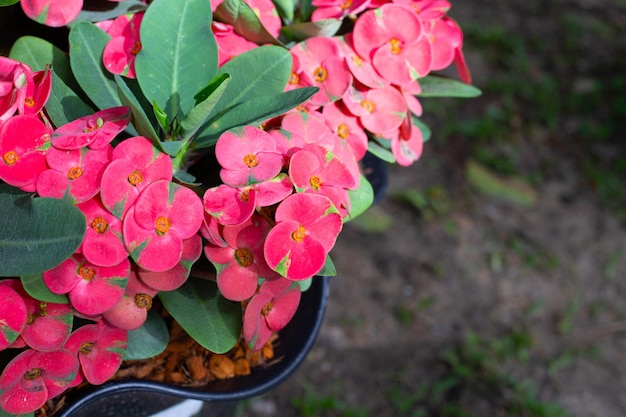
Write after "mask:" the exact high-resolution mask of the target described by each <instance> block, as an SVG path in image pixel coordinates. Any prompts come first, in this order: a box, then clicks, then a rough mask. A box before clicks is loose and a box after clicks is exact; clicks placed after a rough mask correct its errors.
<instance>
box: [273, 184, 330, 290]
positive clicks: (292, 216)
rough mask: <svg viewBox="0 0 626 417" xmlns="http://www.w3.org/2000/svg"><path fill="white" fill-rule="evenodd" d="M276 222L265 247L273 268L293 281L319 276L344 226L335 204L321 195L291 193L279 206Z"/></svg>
mask: <svg viewBox="0 0 626 417" xmlns="http://www.w3.org/2000/svg"><path fill="white" fill-rule="evenodd" d="M275 220H276V225H275V226H274V227H273V228H272V229H271V230H270V232H269V233H268V235H267V238H266V240H265V247H264V252H265V260H266V261H267V263H268V265H269V266H270V268H272V269H273V270H274V271H276V272H278V273H279V274H280V275H282V276H283V277H286V278H289V279H293V280H301V279H306V278H310V277H311V276H313V275H315V274H317V273H318V272H319V271H320V270H321V269H322V267H323V266H324V263H325V262H326V254H327V253H328V252H330V250H331V249H332V247H333V246H334V244H335V240H336V239H337V235H338V234H339V231H340V230H341V227H342V220H341V216H340V215H339V213H338V211H337V209H336V208H335V206H334V205H333V203H332V201H331V200H330V199H329V198H327V197H325V196H323V195H321V194H313V193H296V194H292V195H291V196H289V197H287V198H286V199H285V200H283V202H281V203H280V204H279V205H278V208H277V209H276V214H275Z"/></svg>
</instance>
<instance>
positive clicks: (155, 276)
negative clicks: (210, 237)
mask: <svg viewBox="0 0 626 417" xmlns="http://www.w3.org/2000/svg"><path fill="white" fill-rule="evenodd" d="M201 255H202V238H201V237H200V235H199V234H197V233H196V234H195V235H193V236H191V237H190V238H188V239H185V240H183V253H182V254H181V256H180V262H178V263H177V264H176V266H174V267H173V268H171V269H168V270H167V271H162V272H154V271H147V270H145V269H141V268H139V269H138V270H137V275H138V276H139V279H140V280H141V282H143V283H144V284H145V285H147V286H148V287H150V288H154V289H155V290H158V291H173V290H175V289H177V288H179V287H180V286H182V285H183V284H184V283H185V282H186V281H187V278H189V274H190V273H191V267H192V265H193V264H194V262H196V261H197V260H198V259H200V256H201Z"/></svg>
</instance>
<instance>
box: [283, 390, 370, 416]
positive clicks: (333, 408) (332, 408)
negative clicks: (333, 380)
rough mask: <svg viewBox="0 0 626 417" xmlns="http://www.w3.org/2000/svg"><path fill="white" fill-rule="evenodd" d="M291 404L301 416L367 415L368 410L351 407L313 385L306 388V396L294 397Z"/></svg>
mask: <svg viewBox="0 0 626 417" xmlns="http://www.w3.org/2000/svg"><path fill="white" fill-rule="evenodd" d="M291 405H292V406H293V407H294V408H295V409H296V410H298V412H299V413H300V416H301V417H321V416H333V417H367V412H366V411H364V410H361V409H358V408H354V407H350V406H348V405H346V404H345V403H343V402H342V401H341V400H339V399H337V398H336V397H335V396H333V395H322V394H320V393H318V392H317V391H315V390H314V389H313V388H312V387H307V388H306V389H305V394H304V397H302V398H293V399H292V400H291Z"/></svg>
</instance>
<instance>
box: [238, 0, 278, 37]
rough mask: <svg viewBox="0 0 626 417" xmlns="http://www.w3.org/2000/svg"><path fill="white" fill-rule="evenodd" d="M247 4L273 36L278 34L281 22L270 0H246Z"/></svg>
mask: <svg viewBox="0 0 626 417" xmlns="http://www.w3.org/2000/svg"><path fill="white" fill-rule="evenodd" d="M246 3H248V6H250V7H251V8H252V10H254V13H255V14H256V15H257V16H258V18H259V20H260V21H261V23H262V24H263V27H265V29H266V30H267V31H268V32H269V33H270V34H271V35H272V36H274V37H275V38H276V37H278V35H279V34H280V29H281V28H282V22H281V20H280V16H278V12H277V11H276V6H274V3H273V2H272V0H247V1H246Z"/></svg>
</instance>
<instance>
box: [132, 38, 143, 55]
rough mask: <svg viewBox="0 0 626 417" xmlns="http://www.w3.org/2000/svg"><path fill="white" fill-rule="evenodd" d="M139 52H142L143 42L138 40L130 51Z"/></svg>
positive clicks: (135, 53)
mask: <svg viewBox="0 0 626 417" xmlns="http://www.w3.org/2000/svg"><path fill="white" fill-rule="evenodd" d="M139 52H141V42H139V41H136V42H135V44H134V45H133V48H132V49H131V50H130V53H131V54H132V55H137V54H138V53H139Z"/></svg>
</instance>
